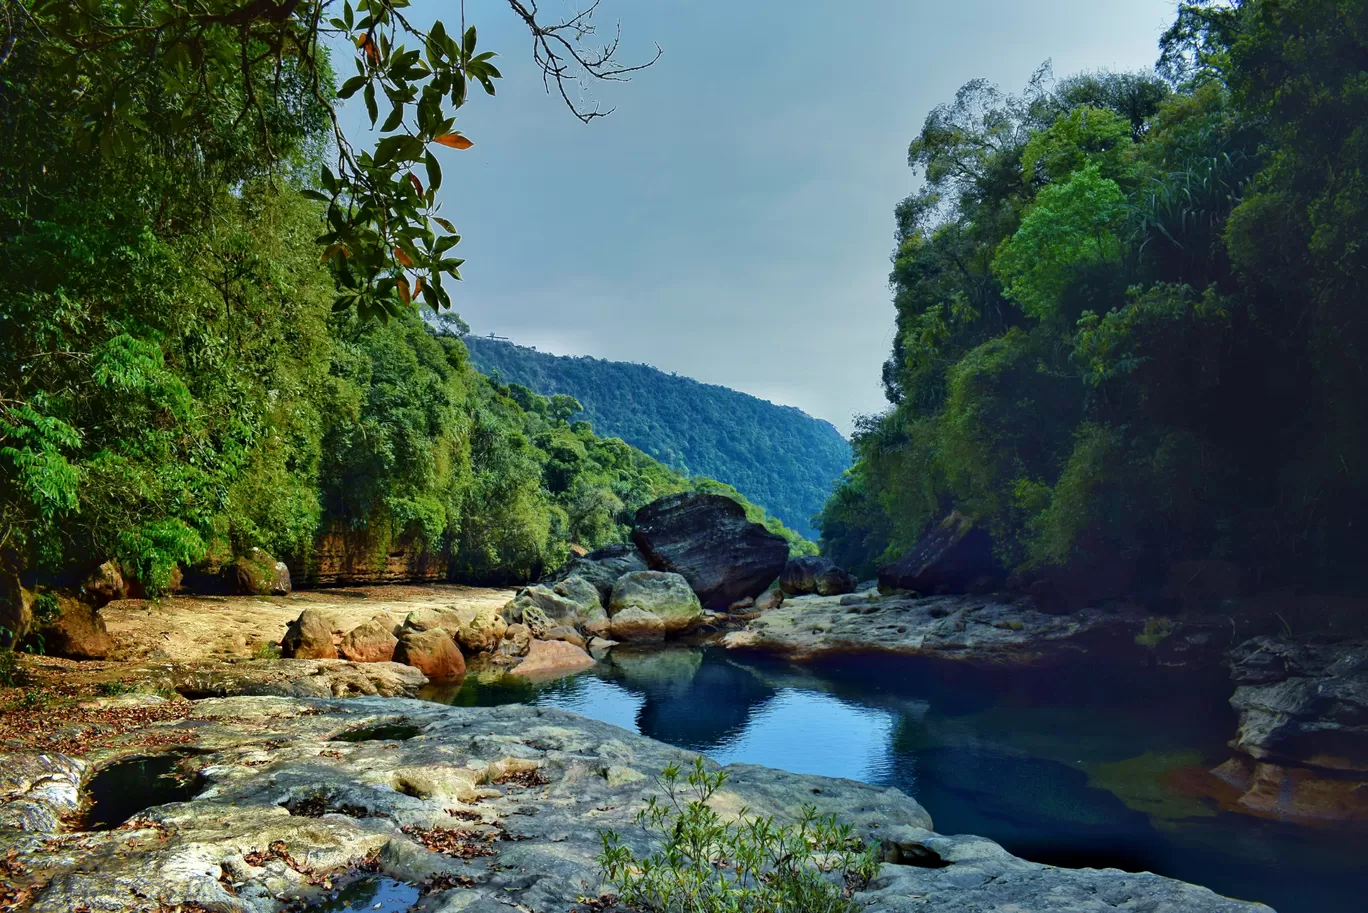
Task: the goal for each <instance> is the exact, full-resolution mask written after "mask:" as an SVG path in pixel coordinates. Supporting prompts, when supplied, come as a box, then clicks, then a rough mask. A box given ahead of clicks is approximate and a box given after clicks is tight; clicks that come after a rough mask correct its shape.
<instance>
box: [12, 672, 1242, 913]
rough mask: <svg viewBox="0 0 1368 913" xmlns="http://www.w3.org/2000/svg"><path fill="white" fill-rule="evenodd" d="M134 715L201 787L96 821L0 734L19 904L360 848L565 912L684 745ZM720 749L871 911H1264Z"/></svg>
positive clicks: (307, 883)
mask: <svg viewBox="0 0 1368 913" xmlns="http://www.w3.org/2000/svg"><path fill="white" fill-rule="evenodd" d="M153 734H157V735H160V736H162V737H164V739H165V740H166V741H170V742H174V743H175V744H176V745H177V748H178V750H182V751H188V752H190V754H189V755H188V757H189V758H190V760H189V761H188V762H187V763H192V764H193V765H194V766H196V767H197V768H198V774H199V776H200V777H201V778H202V786H203V788H202V790H201V791H200V792H199V794H198V795H197V796H196V797H195V798H193V799H191V800H190V801H186V802H179V803H173V804H168V805H162V806H157V807H153V808H149V809H146V810H145V811H143V812H141V813H139V814H137V815H136V816H135V817H134V818H132V819H131V820H130V821H129V822H128V823H127V824H125V825H124V826H123V827H122V828H120V829H118V830H114V831H102V832H84V833H82V832H76V833H66V834H60V835H59V833H58V830H57V829H58V826H59V825H58V822H59V821H60V820H61V819H62V818H63V817H70V816H71V815H72V814H73V813H76V812H78V811H79V803H78V797H79V792H78V790H77V788H76V787H77V784H80V783H82V782H84V781H85V780H86V779H88V777H89V775H90V774H91V773H92V772H93V770H92V767H93V765H91V764H89V763H87V762H85V761H82V760H77V759H70V758H64V757H61V756H57V757H53V756H46V757H44V758H42V759H41V760H37V759H36V756H28V755H20V754H9V755H0V771H3V772H4V773H3V774H0V840H3V841H4V843H5V845H7V846H11V847H13V848H14V855H13V857H12V858H11V860H10V862H11V864H12V866H13V870H14V871H22V872H24V873H25V874H24V875H23V876H22V877H23V880H24V884H22V885H21V887H23V888H29V889H32V890H33V892H34V899H33V902H32V905H31V907H30V909H32V910H34V911H35V913H57V911H60V913H67V911H70V910H74V909H90V910H139V911H144V910H145V911H152V910H161V909H167V908H171V907H174V906H175V905H177V904H183V905H191V904H196V905H199V907H198V908H199V909H204V910H212V911H233V913H249V911H250V913H277V911H281V910H283V909H285V908H286V905H287V904H290V903H292V902H298V901H300V900H303V901H305V902H309V901H311V900H314V899H317V898H318V897H319V896H320V895H321V894H322V893H323V892H324V890H325V888H324V887H323V886H324V884H325V883H328V882H334V881H340V880H344V879H345V878H346V877H347V876H348V875H349V873H354V872H356V871H357V870H358V869H359V868H361V867H363V866H364V867H365V868H366V869H367V870H369V871H377V870H378V871H379V872H381V873H383V874H385V875H387V876H389V877H392V878H396V879H399V880H401V881H405V882H409V883H413V884H419V883H422V882H424V881H426V880H428V879H433V878H434V877H435V876H447V878H446V879H444V880H443V881H441V882H440V883H438V884H437V885H436V889H435V890H434V891H433V892H432V893H431V894H430V895H429V896H428V898H427V899H426V900H425V902H424V903H425V906H424V909H429V910H434V911H437V910H440V911H458V910H462V911H468V913H497V911H500V910H507V909H510V907H509V904H512V905H513V908H515V909H520V910H523V911H526V913H564V911H566V910H569V909H572V908H574V907H576V905H577V904H579V902H580V898H582V897H589V898H592V897H595V896H597V895H599V893H600V891H601V890H603V889H604V886H603V885H601V884H600V883H599V880H598V876H597V872H596V867H595V864H594V861H593V860H594V856H595V854H596V853H597V852H598V849H599V842H598V836H597V834H598V831H599V829H604V828H612V829H616V830H617V831H619V832H620V833H621V834H622V835H623V838H624V839H625V840H626V841H627V842H628V844H629V845H631V846H632V847H633V848H634V849H635V850H637V851H638V852H643V851H645V850H647V849H648V848H649V845H648V838H647V837H646V836H645V835H644V834H643V833H642V832H641V831H640V830H639V829H637V828H634V827H632V826H631V820H632V818H633V816H634V815H635V813H636V811H637V810H638V809H640V808H641V807H642V805H643V804H644V803H645V802H646V801H647V799H648V798H649V797H650V796H652V795H659V787H658V786H657V784H656V777H657V776H658V775H659V773H660V771H661V770H662V769H663V768H664V767H665V766H666V765H667V764H669V763H671V762H676V761H678V762H683V763H685V764H689V763H691V762H692V760H693V757H694V756H693V755H692V754H691V753H689V752H685V751H682V750H680V749H675V748H672V747H669V746H667V745H664V744H662V743H659V742H655V741H652V740H650V739H647V738H644V737H641V736H636V735H633V734H631V733H628V732H626V731H624V730H621V729H617V728H616V727H613V726H609V725H607V724H604V723H599V722H595V721H592V720H588V719H585V718H582V717H578V716H576V715H574V714H570V713H565V712H562V711H556V710H546V709H536V708H530V707H525V706H507V707H498V708H453V707H444V706H440V705H434V704H428V703H422V702H416V701H387V700H376V699H356V700H351V701H310V700H299V699H290V698H269V697H256V698H247V697H239V698H227V699H219V700H207V701H202V702H199V703H198V704H196V705H195V706H194V708H193V709H192V711H191V712H190V714H189V716H188V717H187V718H185V719H181V720H175V721H169V722H164V723H156V724H152V725H150V726H149V727H147V728H145V729H143V730H141V731H139V732H136V733H129V736H128V738H129V744H128V748H127V749H126V754H128V755H132V754H142V753H145V752H146V749H145V748H140V747H137V746H139V745H142V744H146V743H147V741H148V739H149V736H150V735H153ZM118 756H119V752H118V751H117V750H115V751H112V752H110V753H108V755H107V756H106V757H104V758H102V759H101V761H100V763H101V764H106V763H108V762H109V761H110V760H112V759H113V758H114V757H118ZM729 770H730V775H731V776H730V779H729V781H728V782H727V784H726V787H725V788H724V790H723V791H722V792H721V793H719V794H718V795H717V797H716V799H715V802H716V805H717V807H718V808H719V810H720V811H722V812H723V813H724V814H736V813H737V812H739V810H740V809H741V808H742V807H743V806H746V807H749V808H750V809H751V810H752V811H753V812H755V813H758V814H773V815H775V816H777V817H778V818H779V819H780V820H781V821H785V820H792V819H793V817H794V816H795V815H797V814H798V813H799V811H800V809H801V807H802V806H803V805H805V804H810V805H815V806H817V809H818V811H819V813H821V814H831V813H834V814H836V815H837V816H839V817H840V818H841V819H842V820H843V821H846V822H848V823H850V824H851V825H852V826H853V827H854V828H855V830H856V832H857V834H858V835H859V836H861V837H863V838H865V839H867V840H870V841H872V842H875V843H877V844H878V845H879V846H881V848H882V851H883V856H884V858H885V859H887V860H889V862H888V863H887V864H885V865H884V866H883V867H882V870H881V872H880V874H879V875H878V877H877V878H876V879H875V880H874V881H873V883H872V884H871V885H870V886H869V890H868V891H866V892H864V893H861V894H859V895H857V896H856V900H857V901H858V902H860V903H861V904H862V905H867V908H868V909H869V910H871V911H880V910H883V911H904V910H907V911H912V910H916V911H918V913H962V911H966V910H972V909H982V910H998V911H1007V910H1012V911H1020V913H1036V911H1041V913H1043V911H1054V913H1060V911H1067V913H1112V911H1115V910H1117V909H1124V910H1127V911H1131V913H1173V911H1183V913H1268V908H1267V907H1262V906H1259V905H1257V904H1247V903H1240V902H1237V901H1230V900H1226V899H1224V898H1220V897H1218V896H1217V895H1215V894H1212V893H1211V892H1210V891H1206V890H1204V889H1201V888H1195V887H1192V886H1190V885H1185V884H1183V883H1181V882H1176V881H1171V880H1168V879H1164V878H1159V877H1156V876H1152V875H1127V874H1124V873H1121V872H1117V871H1113V870H1101V871H1098V870H1076V871H1071V870H1065V869H1057V868H1053V867H1049V866H1042V865H1035V864H1032V863H1027V862H1023V861H1022V860H1019V859H1016V858H1014V857H1012V856H1010V855H1008V854H1007V853H1006V852H1005V851H1003V850H1002V849H1001V848H999V847H997V846H996V844H993V843H990V842H988V841H986V840H981V839H978V838H969V837H953V838H950V837H940V836H938V835H936V834H934V833H933V832H931V831H930V830H929V828H930V826H931V821H930V819H929V817H928V816H927V815H926V813H925V811H924V810H923V809H922V808H921V807H920V806H919V805H918V804H917V803H916V802H915V801H913V800H912V799H910V798H908V797H907V796H905V795H904V794H902V793H901V792H899V791H897V790H895V789H885V788H878V787H871V786H866V785H863V784H859V783H854V782H851V781H847V780H834V779H827V778H820V777H811V776H802V775H794V774H787V773H783V772H781V771H775V770H769V769H765V768H759V767H750V766H744V765H734V766H733V767H731V768H730V769H729ZM59 836H60V839H55V838H58V837H59ZM434 838H435V839H434ZM428 846H439V847H446V848H449V849H452V850H454V851H455V852H454V855H448V854H444V853H440V852H434V851H433V850H431V849H428V848H427V847H428ZM462 857H465V858H462ZM930 864H933V865H935V866H938V867H935V868H930V867H927V865H930Z"/></svg>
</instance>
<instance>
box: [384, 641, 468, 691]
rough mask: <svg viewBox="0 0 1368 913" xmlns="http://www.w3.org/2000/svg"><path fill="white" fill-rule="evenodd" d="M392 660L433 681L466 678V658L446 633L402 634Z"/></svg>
mask: <svg viewBox="0 0 1368 913" xmlns="http://www.w3.org/2000/svg"><path fill="white" fill-rule="evenodd" d="M394 661H395V662H397V663H403V664H404V665H406V666H412V667H413V668H415V669H417V670H418V671H419V672H422V673H423V674H424V675H426V676H427V677H428V678H430V679H432V680H433V681H435V682H441V681H450V680H452V679H457V678H463V677H465V657H464V656H462V655H461V651H460V650H459V649H458V648H457V646H456V642H455V641H454V640H452V639H451V638H450V637H449V636H448V635H447V633H446V632H445V631H440V630H433V631H412V630H407V631H404V632H402V635H401V636H400V638H399V644H398V646H396V647H395V649H394Z"/></svg>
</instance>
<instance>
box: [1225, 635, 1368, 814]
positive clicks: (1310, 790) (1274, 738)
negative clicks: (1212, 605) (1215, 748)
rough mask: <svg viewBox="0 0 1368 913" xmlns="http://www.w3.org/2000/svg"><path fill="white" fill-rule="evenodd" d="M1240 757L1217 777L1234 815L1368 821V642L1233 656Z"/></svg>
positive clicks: (1279, 646)
mask: <svg viewBox="0 0 1368 913" xmlns="http://www.w3.org/2000/svg"><path fill="white" fill-rule="evenodd" d="M1230 665H1231V678H1232V679H1233V680H1234V681H1235V684H1236V685H1237V686H1238V687H1237V688H1236V689H1235V694H1234V696H1233V697H1231V699H1230V703H1231V706H1232V707H1234V708H1235V711H1236V712H1237V713H1238V714H1239V715H1240V729H1239V733H1238V735H1237V736H1236V737H1235V740H1234V741H1233V742H1232V743H1231V747H1232V748H1234V749H1235V750H1236V751H1237V752H1239V755H1237V757H1235V758H1234V759H1232V760H1231V761H1230V762H1228V763H1226V764H1224V765H1222V766H1221V767H1220V768H1218V769H1217V770H1216V771H1215V772H1216V774H1217V776H1219V777H1220V778H1221V779H1223V780H1225V781H1226V782H1227V783H1230V784H1231V785H1233V786H1235V787H1237V788H1238V789H1239V790H1241V792H1242V795H1241V796H1240V798H1239V800H1238V803H1237V805H1238V806H1239V807H1241V808H1243V809H1245V810H1248V811H1252V812H1255V813H1262V814H1269V815H1274V816H1278V817H1292V818H1322V819H1341V820H1352V819H1357V820H1366V819H1368V641H1349V642H1341V643H1334V644H1309V643H1299V642H1296V641H1291V640H1285V639H1282V638H1275V637H1255V638H1253V639H1252V640H1249V641H1246V642H1245V643H1243V644H1241V645H1240V646H1238V647H1236V648H1235V649H1234V650H1232V651H1231V653H1230Z"/></svg>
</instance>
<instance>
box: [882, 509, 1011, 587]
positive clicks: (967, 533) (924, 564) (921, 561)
mask: <svg viewBox="0 0 1368 913" xmlns="http://www.w3.org/2000/svg"><path fill="white" fill-rule="evenodd" d="M1000 575H1001V567H1000V566H999V565H998V562H997V559H996V558H994V557H993V540H992V538H991V537H990V536H989V535H988V533H987V532H986V531H985V530H982V529H979V528H978V527H976V526H975V525H974V523H973V521H972V520H970V519H969V518H968V517H966V516H965V515H964V514H962V513H960V512H959V511H955V512H954V513H952V514H950V516H948V517H946V518H945V519H944V520H943V521H941V523H940V524H939V525H938V526H934V527H932V528H931V529H929V530H927V531H926V532H925V533H923V534H922V537H921V538H920V539H918V540H917V544H916V546H915V547H914V548H913V549H912V551H910V552H908V553H907V554H906V555H905V556H904V557H902V558H900V559H899V560H897V561H896V562H894V563H893V564H890V565H887V566H886V567H882V568H879V589H881V590H884V591H885V592H893V591H895V590H911V591H913V592H916V593H926V594H944V593H963V592H965V590H966V588H967V587H968V586H969V585H970V584H971V583H973V582H974V581H976V580H978V579H979V578H981V577H984V576H989V577H996V576H1000Z"/></svg>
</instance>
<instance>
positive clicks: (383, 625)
mask: <svg viewBox="0 0 1368 913" xmlns="http://www.w3.org/2000/svg"><path fill="white" fill-rule="evenodd" d="M398 645H399V638H397V637H395V636H394V633H393V632H392V631H391V630H390V624H389V619H388V618H385V617H384V616H379V617H376V618H372V619H371V620H370V621H366V622H362V623H361V624H359V625H357V626H356V627H355V628H352V629H351V630H350V631H348V632H347V636H346V637H344V638H342V644H341V645H340V646H339V647H338V648H337V652H338V653H340V654H341V655H342V658H343V659H349V660H351V661H352V662H354V663H387V662H390V661H392V660H393V659H394V648H395V647H397V646H398Z"/></svg>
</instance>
